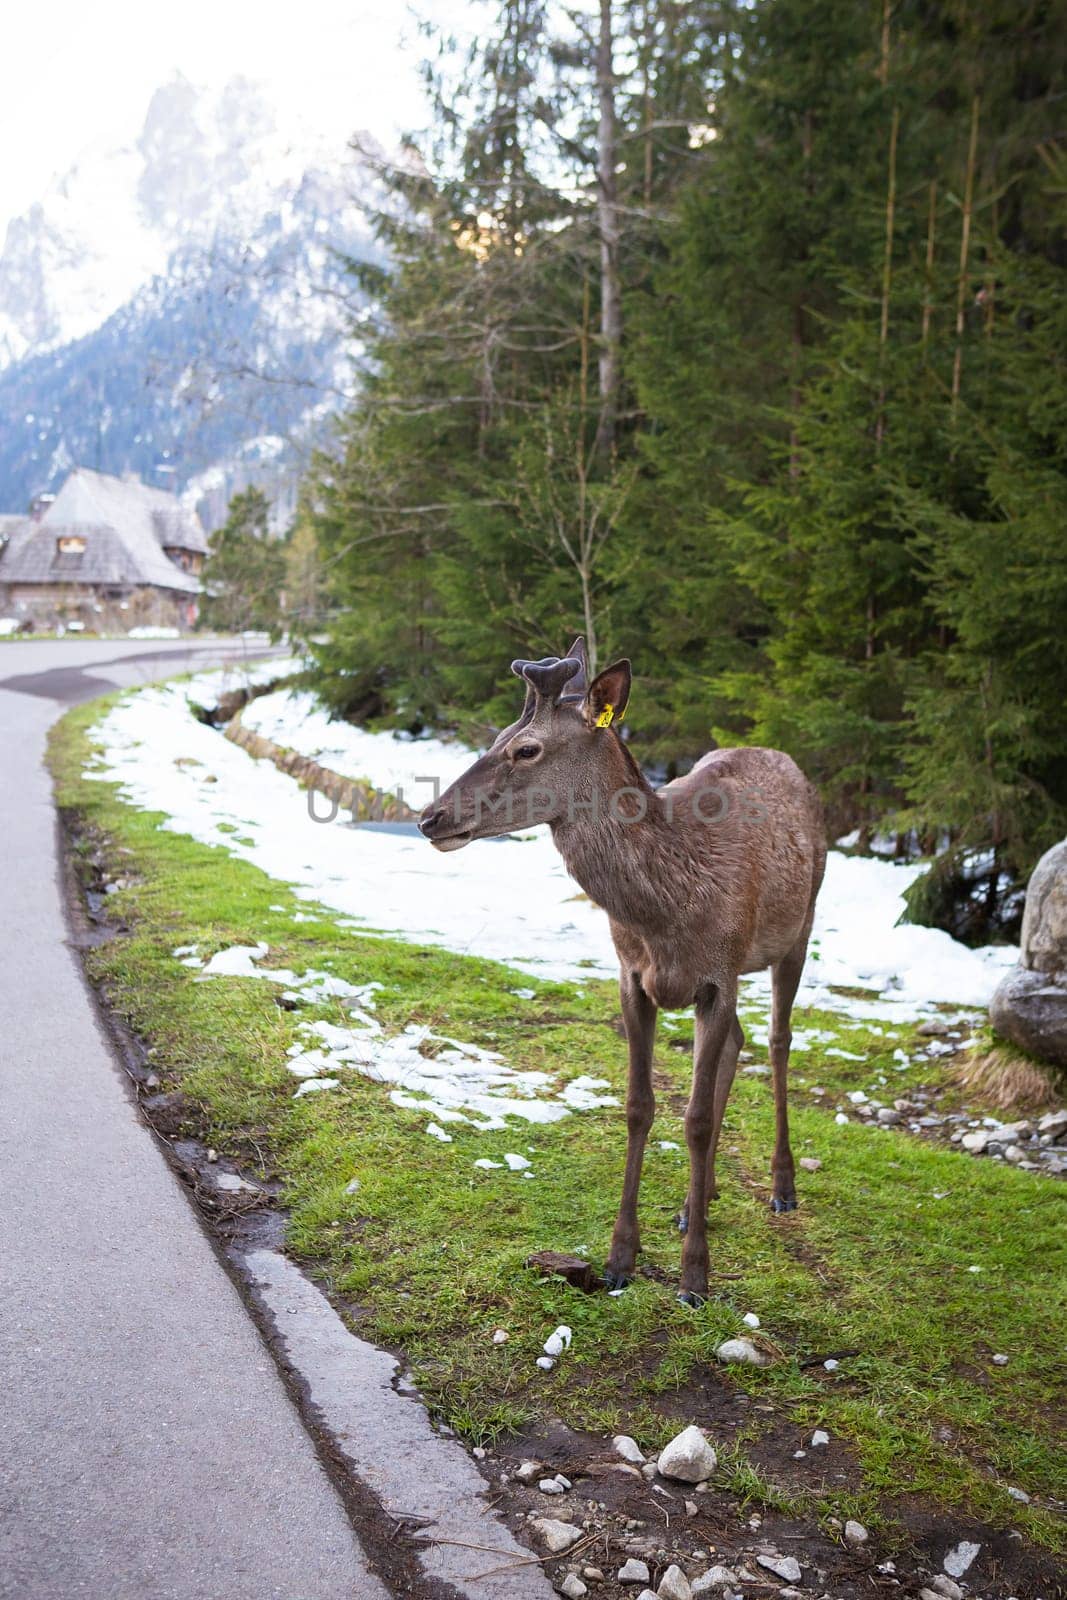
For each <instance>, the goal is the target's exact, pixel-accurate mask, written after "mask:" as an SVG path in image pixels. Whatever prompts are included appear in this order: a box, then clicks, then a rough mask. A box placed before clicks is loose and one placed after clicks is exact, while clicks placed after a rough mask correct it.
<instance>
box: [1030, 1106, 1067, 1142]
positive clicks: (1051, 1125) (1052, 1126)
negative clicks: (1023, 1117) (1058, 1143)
mask: <svg viewBox="0 0 1067 1600" xmlns="http://www.w3.org/2000/svg"><path fill="white" fill-rule="evenodd" d="M1037 1131H1038V1133H1050V1134H1051V1135H1052V1137H1053V1138H1054V1139H1058V1138H1059V1136H1060V1134H1061V1133H1067V1111H1047V1112H1046V1113H1045V1115H1044V1116H1043V1117H1042V1118H1041V1121H1040V1122H1039V1123H1038V1125H1037Z"/></svg>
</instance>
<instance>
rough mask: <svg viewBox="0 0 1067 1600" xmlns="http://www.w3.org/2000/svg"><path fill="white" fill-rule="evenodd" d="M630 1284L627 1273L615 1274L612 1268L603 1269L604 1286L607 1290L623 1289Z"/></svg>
mask: <svg viewBox="0 0 1067 1600" xmlns="http://www.w3.org/2000/svg"><path fill="white" fill-rule="evenodd" d="M630 1282H631V1278H630V1274H629V1273H628V1272H616V1271H615V1269H614V1267H605V1268H604V1284H605V1286H606V1287H607V1288H608V1289H625V1288H626V1287H627V1286H628V1285H629V1283H630Z"/></svg>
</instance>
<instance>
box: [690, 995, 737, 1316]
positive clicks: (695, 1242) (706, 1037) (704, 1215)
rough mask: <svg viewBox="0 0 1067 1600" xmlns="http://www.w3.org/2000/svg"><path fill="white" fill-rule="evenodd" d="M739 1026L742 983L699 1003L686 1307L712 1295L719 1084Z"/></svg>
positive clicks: (694, 1063)
mask: <svg viewBox="0 0 1067 1600" xmlns="http://www.w3.org/2000/svg"><path fill="white" fill-rule="evenodd" d="M736 1022H737V984H736V982H735V983H733V984H731V985H730V987H729V989H728V990H727V988H726V987H725V986H721V987H717V988H716V989H715V990H714V991H713V993H712V994H711V995H709V996H706V997H701V998H698V1000H697V1006H696V1038H695V1043H694V1047H693V1092H692V1094H691V1095H690V1097H689V1105H688V1108H687V1109H686V1113H685V1139H686V1144H687V1145H688V1146H689V1198H688V1200H687V1201H686V1211H687V1214H688V1228H687V1230H686V1235H685V1243H684V1245H683V1246H682V1277H681V1284H680V1286H679V1293H678V1298H679V1300H681V1302H682V1304H683V1305H689V1306H699V1305H703V1303H704V1301H705V1300H706V1299H707V1294H708V1197H709V1157H710V1154H711V1148H712V1136H713V1133H714V1131H715V1112H716V1098H717V1097H716V1081H717V1078H718V1073H719V1062H720V1058H721V1056H722V1054H723V1049H724V1046H725V1045H726V1042H727V1040H728V1039H729V1038H730V1037H731V1034H732V1031H733V1028H734V1025H735V1023H736ZM723 1104H724V1105H725V1096H723ZM720 1115H721V1112H720Z"/></svg>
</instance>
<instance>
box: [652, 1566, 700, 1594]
mask: <svg viewBox="0 0 1067 1600" xmlns="http://www.w3.org/2000/svg"><path fill="white" fill-rule="evenodd" d="M656 1594H657V1595H658V1596H659V1600H693V1590H692V1588H691V1587H690V1583H689V1579H688V1578H687V1577H686V1575H685V1573H684V1572H683V1571H682V1569H681V1567H679V1566H676V1565H675V1564H674V1563H673V1562H672V1563H671V1565H670V1566H669V1567H668V1568H667V1570H666V1572H665V1573H664V1574H663V1576H662V1578H661V1579H660V1580H659V1588H658V1589H657V1590H656Z"/></svg>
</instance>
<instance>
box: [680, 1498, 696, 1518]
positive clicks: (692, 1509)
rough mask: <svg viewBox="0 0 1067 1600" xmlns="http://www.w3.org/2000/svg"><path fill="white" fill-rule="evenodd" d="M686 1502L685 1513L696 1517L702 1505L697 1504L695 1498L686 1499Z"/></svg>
mask: <svg viewBox="0 0 1067 1600" xmlns="http://www.w3.org/2000/svg"><path fill="white" fill-rule="evenodd" d="M684 1504H685V1514H686V1516H687V1517H695V1516H696V1514H697V1512H698V1511H699V1510H700V1507H699V1506H698V1505H697V1503H696V1501H695V1500H686V1501H685V1502H684Z"/></svg>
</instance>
